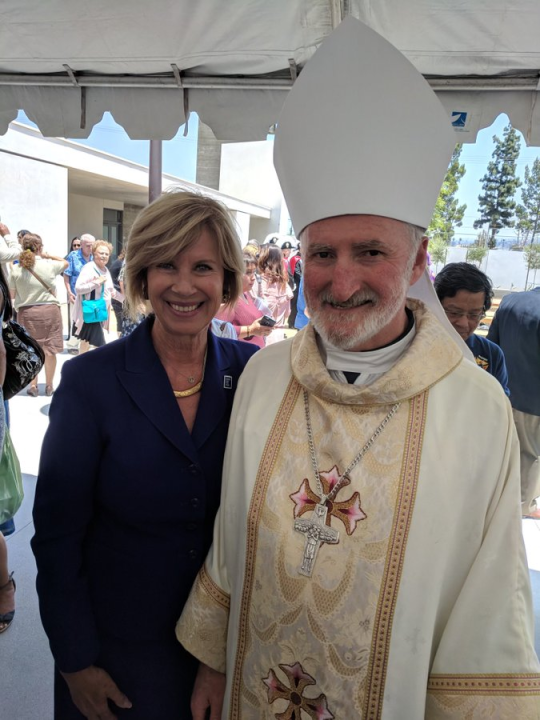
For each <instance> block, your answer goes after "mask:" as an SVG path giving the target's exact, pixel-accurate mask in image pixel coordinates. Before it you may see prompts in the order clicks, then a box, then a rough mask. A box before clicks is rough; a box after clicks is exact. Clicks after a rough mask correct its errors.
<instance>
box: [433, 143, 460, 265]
mask: <svg viewBox="0 0 540 720" xmlns="http://www.w3.org/2000/svg"><path fill="white" fill-rule="evenodd" d="M462 147H463V146H462V145H456V147H455V150H454V152H453V154H452V159H451V160H450V165H449V166H448V170H447V171H446V175H445V178H444V182H443V184H442V187H441V191H440V193H439V197H438V198H437V203H436V205H435V210H434V211H433V217H432V218H431V222H430V224H429V227H428V230H427V234H428V236H429V237H430V238H432V241H433V244H434V245H435V244H437V245H438V246H440V245H441V241H442V243H444V245H449V244H450V242H451V241H452V239H453V237H454V232H455V228H456V227H459V226H460V225H461V224H462V223H463V216H464V214H465V210H466V209H467V206H466V205H460V204H459V202H458V199H457V198H456V195H457V191H458V188H459V181H460V180H461V178H462V177H463V176H464V175H465V165H462V164H460V162H459V157H460V155H461V150H462ZM430 252H431V251H430Z"/></svg>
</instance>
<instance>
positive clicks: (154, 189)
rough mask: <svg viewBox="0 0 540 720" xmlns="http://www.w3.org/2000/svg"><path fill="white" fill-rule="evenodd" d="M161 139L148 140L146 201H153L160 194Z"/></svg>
mask: <svg viewBox="0 0 540 720" xmlns="http://www.w3.org/2000/svg"><path fill="white" fill-rule="evenodd" d="M161 151H162V142H161V140H150V167H149V169H148V202H153V201H154V200H157V198H158V197H159V196H160V195H161V174H162V160H161Z"/></svg>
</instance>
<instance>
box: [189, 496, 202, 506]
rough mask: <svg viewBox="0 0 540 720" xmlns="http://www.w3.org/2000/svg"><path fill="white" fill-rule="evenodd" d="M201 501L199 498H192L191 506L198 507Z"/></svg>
mask: <svg viewBox="0 0 540 720" xmlns="http://www.w3.org/2000/svg"><path fill="white" fill-rule="evenodd" d="M200 502H201V501H200V500H199V498H191V507H194V508H198V507H199V504H200Z"/></svg>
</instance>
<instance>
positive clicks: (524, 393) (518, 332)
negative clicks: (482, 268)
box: [488, 288, 540, 415]
mask: <svg viewBox="0 0 540 720" xmlns="http://www.w3.org/2000/svg"><path fill="white" fill-rule="evenodd" d="M488 339H489V340H491V341H492V342H494V343H497V345H499V347H500V348H501V349H502V351H503V353H504V357H505V359H506V367H507V368H508V385H509V387H510V402H511V403H512V407H513V408H515V409H516V410H519V411H520V412H524V413H528V414H529V415H540V288H535V289H534V290H529V291H527V292H519V293H510V294H509V295H505V296H504V297H503V299H502V300H501V304H500V305H499V309H498V310H497V312H496V313H495V317H494V318H493V321H492V323H491V326H490V328H489V332H488Z"/></svg>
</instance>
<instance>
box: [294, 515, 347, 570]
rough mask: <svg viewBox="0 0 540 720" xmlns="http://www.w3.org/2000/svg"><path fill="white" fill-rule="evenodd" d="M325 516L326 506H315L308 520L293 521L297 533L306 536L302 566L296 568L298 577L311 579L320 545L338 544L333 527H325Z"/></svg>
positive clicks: (337, 536) (336, 533) (337, 537)
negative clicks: (305, 576)
mask: <svg viewBox="0 0 540 720" xmlns="http://www.w3.org/2000/svg"><path fill="white" fill-rule="evenodd" d="M327 514H328V508H327V507H326V505H321V504H319V505H315V509H314V510H313V515H312V516H311V518H310V519H309V520H304V519H303V518H299V519H298V520H295V521H294V529H295V530H296V531H297V532H301V533H304V535H305V536H306V544H305V546H304V556H303V558H302V564H301V565H300V567H299V568H298V572H299V573H300V575H307V577H311V573H312V572H313V566H314V564H315V559H316V557H317V553H318V552H319V548H320V547H321V545H322V543H328V544H329V545H336V544H337V543H338V542H339V532H338V531H337V530H334V528H333V527H330V526H329V525H326V516H327Z"/></svg>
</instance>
